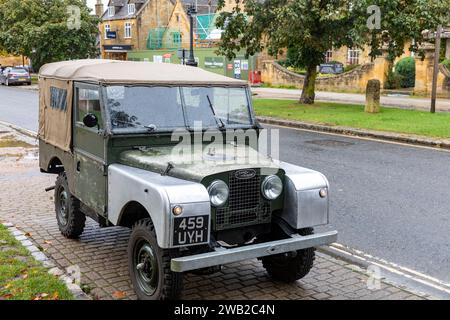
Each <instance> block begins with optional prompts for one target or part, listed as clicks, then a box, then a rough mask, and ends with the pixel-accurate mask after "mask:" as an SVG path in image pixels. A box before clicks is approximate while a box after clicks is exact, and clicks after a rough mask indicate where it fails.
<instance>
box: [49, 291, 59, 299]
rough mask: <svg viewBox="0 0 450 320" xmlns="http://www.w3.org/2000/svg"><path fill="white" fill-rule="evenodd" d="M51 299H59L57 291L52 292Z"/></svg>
mask: <svg viewBox="0 0 450 320" xmlns="http://www.w3.org/2000/svg"><path fill="white" fill-rule="evenodd" d="M51 300H59V294H58V292H55V293H53V295H52V297H51Z"/></svg>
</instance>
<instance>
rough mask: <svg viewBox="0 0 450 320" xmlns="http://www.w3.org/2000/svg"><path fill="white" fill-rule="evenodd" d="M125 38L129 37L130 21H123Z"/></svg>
mask: <svg viewBox="0 0 450 320" xmlns="http://www.w3.org/2000/svg"><path fill="white" fill-rule="evenodd" d="M125 38H131V23H130V22H126V23H125Z"/></svg>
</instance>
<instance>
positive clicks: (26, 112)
mask: <svg viewBox="0 0 450 320" xmlns="http://www.w3.org/2000/svg"><path fill="white" fill-rule="evenodd" d="M38 114H39V106H38V93H37V92H36V91H30V90H26V89H23V88H20V87H5V86H0V121H7V122H9V123H13V124H15V125H18V126H20V127H22V128H25V129H28V130H32V131H35V132H36V131H37V129H38Z"/></svg>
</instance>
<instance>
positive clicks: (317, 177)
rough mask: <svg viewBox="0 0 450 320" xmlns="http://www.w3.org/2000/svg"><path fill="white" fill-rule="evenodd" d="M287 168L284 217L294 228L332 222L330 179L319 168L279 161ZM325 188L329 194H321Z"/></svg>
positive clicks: (282, 166) (284, 168) (282, 215)
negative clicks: (330, 214)
mask: <svg viewBox="0 0 450 320" xmlns="http://www.w3.org/2000/svg"><path fill="white" fill-rule="evenodd" d="M280 167H281V168H282V169H283V170H284V171H285V172H286V179H285V184H284V188H285V192H284V194H285V198H284V210H283V212H282V213H281V218H282V219H283V220H285V221H286V222H287V223H288V224H289V225H290V226H291V227H292V228H294V229H302V228H308V227H316V226H320V225H324V224H328V222H329V183H328V180H327V178H326V177H325V176H324V175H323V174H321V173H320V172H317V171H314V170H310V169H306V168H302V167H299V166H295V165H292V164H289V163H286V162H280ZM320 189H326V191H327V196H326V197H325V198H322V197H321V196H320V195H319V191H320Z"/></svg>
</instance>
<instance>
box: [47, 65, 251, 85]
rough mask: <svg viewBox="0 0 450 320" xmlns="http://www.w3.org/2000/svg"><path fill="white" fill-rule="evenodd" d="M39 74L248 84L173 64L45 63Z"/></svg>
mask: <svg viewBox="0 0 450 320" xmlns="http://www.w3.org/2000/svg"><path fill="white" fill-rule="evenodd" d="M39 75H40V76H41V77H45V78H54V79H60V80H70V81H91V82H99V83H118V82H120V83H148V84H174V85H177V84H194V85H228V86H244V85H246V82H245V81H241V80H236V79H232V78H228V77H225V76H222V75H219V74H216V73H212V72H208V71H205V70H203V69H200V68H195V67H189V66H183V65H178V64H171V63H154V62H136V61H116V60H74V61H63V62H55V63H49V64H46V65H44V66H43V67H42V68H41V70H40V72H39Z"/></svg>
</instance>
